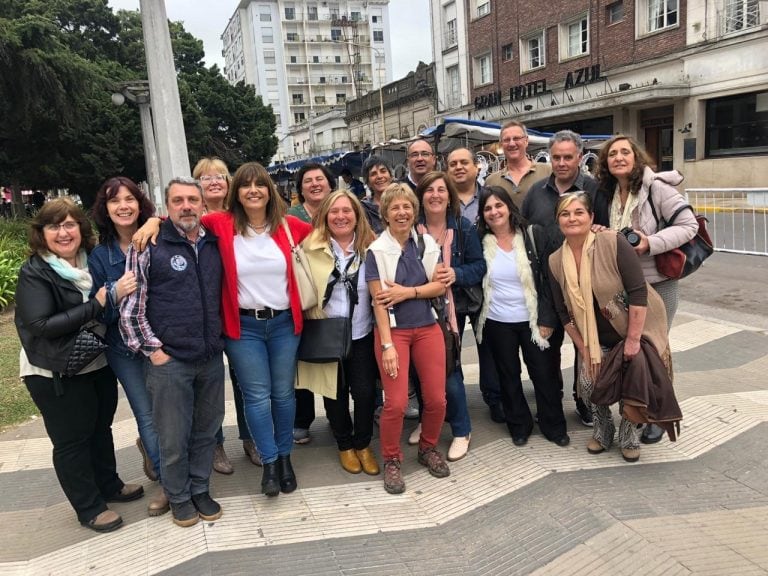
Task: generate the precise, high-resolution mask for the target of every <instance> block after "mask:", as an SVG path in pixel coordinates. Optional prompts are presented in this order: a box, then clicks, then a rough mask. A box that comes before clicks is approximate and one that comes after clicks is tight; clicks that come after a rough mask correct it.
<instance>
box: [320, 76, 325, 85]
mask: <svg viewBox="0 0 768 576" xmlns="http://www.w3.org/2000/svg"><path fill="white" fill-rule="evenodd" d="M320 84H325V76H320Z"/></svg>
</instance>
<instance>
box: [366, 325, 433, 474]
mask: <svg viewBox="0 0 768 576" xmlns="http://www.w3.org/2000/svg"><path fill="white" fill-rule="evenodd" d="M391 332H392V343H393V344H394V345H395V350H397V356H398V362H399V366H400V369H399V370H398V371H397V376H396V377H395V378H392V377H391V376H390V375H389V374H387V373H386V372H384V369H383V368H382V365H381V354H382V352H381V338H380V336H379V331H378V330H377V329H374V334H375V337H376V338H375V346H376V347H375V350H376V362H377V363H378V365H379V373H380V375H381V382H382V386H383V387H384V409H383V410H382V413H381V418H380V420H379V438H380V441H381V456H382V458H383V459H384V460H385V461H386V460H392V459H394V458H397V459H398V460H400V461H402V459H403V453H402V451H401V450H400V436H401V435H402V433H403V417H404V416H405V409H406V408H407V407H408V368H409V366H410V365H411V362H413V365H414V367H415V368H416V374H418V376H419V382H420V385H421V397H422V400H423V402H424V410H423V412H422V414H421V438H420V439H419V450H427V449H428V448H434V447H435V446H436V445H437V442H438V440H439V439H440V430H441V429H442V427H443V420H444V419H445V342H444V341H443V333H442V332H441V331H440V326H438V325H437V324H432V325H431V326H425V327H423V328H393V329H392V330H391Z"/></svg>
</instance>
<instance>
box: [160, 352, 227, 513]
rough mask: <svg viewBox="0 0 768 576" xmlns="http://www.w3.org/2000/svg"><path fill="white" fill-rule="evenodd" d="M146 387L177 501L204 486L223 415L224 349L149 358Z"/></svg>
mask: <svg viewBox="0 0 768 576" xmlns="http://www.w3.org/2000/svg"><path fill="white" fill-rule="evenodd" d="M147 388H148V389H149V393H150V394H151V396H152V419H153V421H154V423H155V430H157V436H158V440H159V445H160V470H161V477H162V479H163V488H165V493H166V494H167V495H168V499H169V500H170V501H171V502H172V503H174V504H179V503H181V502H186V501H187V500H189V499H190V498H191V497H192V496H194V495H196V494H202V493H203V492H208V481H209V478H210V476H211V470H212V469H213V451H214V449H215V448H216V431H217V430H218V429H219V427H220V426H221V423H222V421H223V420H224V358H223V355H222V354H221V353H218V354H216V355H215V356H214V357H213V358H211V359H210V360H208V361H206V362H199V363H195V362H181V361H180V360H176V359H173V358H171V360H169V361H168V362H166V363H165V364H163V365H162V366H154V365H153V364H151V363H149V364H148V370H147Z"/></svg>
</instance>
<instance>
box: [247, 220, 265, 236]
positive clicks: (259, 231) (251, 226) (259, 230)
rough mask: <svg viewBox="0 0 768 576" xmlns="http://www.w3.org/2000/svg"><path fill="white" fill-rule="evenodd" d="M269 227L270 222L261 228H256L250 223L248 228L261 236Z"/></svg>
mask: <svg viewBox="0 0 768 576" xmlns="http://www.w3.org/2000/svg"><path fill="white" fill-rule="evenodd" d="M268 227H269V222H265V223H264V224H262V225H260V226H254V225H253V224H251V223H250V222H248V228H250V229H251V230H253V231H254V232H256V234H261V233H262V232H264V231H265V230H266V229H267V228H268Z"/></svg>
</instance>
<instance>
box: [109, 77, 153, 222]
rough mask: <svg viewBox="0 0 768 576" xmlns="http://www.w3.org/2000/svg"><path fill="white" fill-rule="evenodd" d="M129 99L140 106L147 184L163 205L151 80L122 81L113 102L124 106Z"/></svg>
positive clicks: (114, 94) (116, 88) (113, 96)
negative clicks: (151, 102) (153, 117)
mask: <svg viewBox="0 0 768 576" xmlns="http://www.w3.org/2000/svg"><path fill="white" fill-rule="evenodd" d="M126 100H128V101H129V102H132V103H134V104H136V106H138V108H139V116H140V118H141V138H142V141H143V142H144V163H145V165H146V169H147V184H148V185H149V191H150V197H151V198H152V201H153V202H154V203H155V206H157V207H161V206H163V198H162V192H161V189H162V186H161V183H160V166H159V163H158V160H157V143H156V141H155V128H154V125H153V124H152V107H151V104H150V98H149V82H148V81H147V80H134V81H132V82H122V83H120V84H117V85H116V86H115V92H114V93H113V94H112V103H113V104H115V105H116V106H122V105H123V104H124V103H125V101H126Z"/></svg>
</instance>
